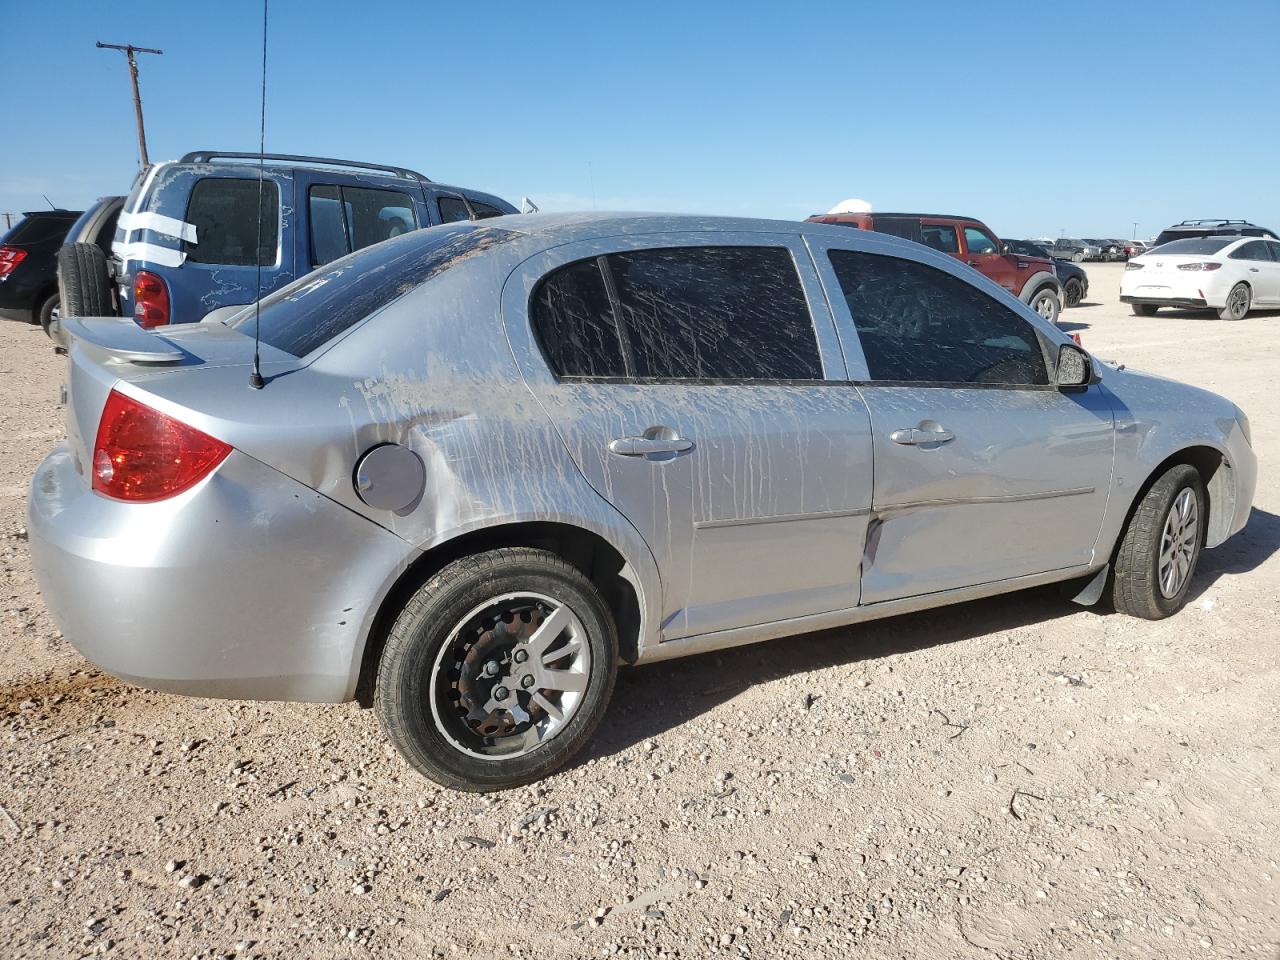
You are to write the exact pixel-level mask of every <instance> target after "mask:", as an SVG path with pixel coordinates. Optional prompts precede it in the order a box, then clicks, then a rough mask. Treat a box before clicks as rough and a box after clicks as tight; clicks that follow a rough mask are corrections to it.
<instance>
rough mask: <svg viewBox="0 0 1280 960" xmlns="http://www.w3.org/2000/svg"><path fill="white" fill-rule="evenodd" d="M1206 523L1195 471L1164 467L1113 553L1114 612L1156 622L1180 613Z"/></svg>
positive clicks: (1130, 519)
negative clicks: (1166, 468)
mask: <svg viewBox="0 0 1280 960" xmlns="http://www.w3.org/2000/svg"><path fill="white" fill-rule="evenodd" d="M1206 520H1207V516H1206V513H1205V493H1204V483H1203V482H1202V481H1201V479H1200V473H1199V471H1198V470H1196V468H1195V467H1192V466H1188V465H1187V464H1179V465H1177V466H1174V467H1170V468H1169V469H1168V470H1167V471H1165V473H1164V475H1163V476H1161V477H1160V478H1159V479H1158V480H1156V482H1155V483H1154V484H1152V486H1151V489H1150V490H1148V491H1147V493H1146V495H1145V496H1144V497H1143V498H1142V500H1141V502H1140V503H1139V504H1138V507H1137V509H1136V510H1135V511H1134V512H1133V516H1132V517H1130V518H1129V525H1128V526H1127V527H1126V528H1125V531H1124V537H1123V539H1121V541H1120V548H1119V550H1117V551H1116V559H1115V569H1114V572H1113V579H1112V584H1111V601H1112V605H1113V606H1114V607H1115V608H1116V610H1117V611H1119V612H1120V613H1127V614H1130V615H1132V616H1135V617H1142V618H1143V619H1145V620H1160V619H1162V618H1164V617H1167V616H1170V615H1172V614H1174V613H1177V612H1178V611H1179V610H1181V609H1182V605H1183V604H1184V603H1186V601H1187V590H1188V588H1189V587H1190V585H1191V577H1192V575H1193V574H1194V573H1195V570H1196V564H1197V562H1199V560H1200V551H1201V549H1202V548H1203V547H1204V536H1205V521H1206Z"/></svg>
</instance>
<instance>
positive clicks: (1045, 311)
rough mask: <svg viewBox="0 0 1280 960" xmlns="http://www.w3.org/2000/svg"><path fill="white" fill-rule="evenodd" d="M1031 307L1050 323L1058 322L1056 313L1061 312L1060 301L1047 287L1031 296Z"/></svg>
mask: <svg viewBox="0 0 1280 960" xmlns="http://www.w3.org/2000/svg"><path fill="white" fill-rule="evenodd" d="M1031 309H1032V310H1034V311H1035V312H1036V313H1038V314H1040V316H1042V317H1044V318H1045V319H1046V320H1048V321H1049V322H1050V323H1057V322H1058V314H1060V313H1061V312H1062V301H1060V300H1059V299H1058V295H1057V294H1056V293H1054V292H1053V291H1052V290H1050V289H1049V288H1047V287H1046V288H1045V289H1043V290H1041V291H1040V292H1039V293H1037V294H1036V295H1035V296H1034V297H1032V298H1031Z"/></svg>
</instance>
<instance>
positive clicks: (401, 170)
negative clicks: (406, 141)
mask: <svg viewBox="0 0 1280 960" xmlns="http://www.w3.org/2000/svg"><path fill="white" fill-rule="evenodd" d="M215 157H223V158H228V159H233V160H257V159H258V158H259V157H261V158H262V159H263V160H286V161H288V162H289V163H323V164H325V165H326V166H332V167H357V168H359V169H361V170H381V171H383V172H385V173H394V174H395V175H396V176H398V177H408V178H409V179H411V180H423V181H425V182H427V183H430V182H431V179H430V178H429V177H425V176H423V175H422V174H420V173H418V172H417V171H416V170H410V169H409V168H408V167H390V166H387V165H386V164H385V163H359V162H357V161H355V160H335V159H333V158H332V157H308V156H304V155H302V154H295V153H233V152H228V151H226V150H192V151H191V152H190V153H187V154H184V155H183V157H182V159H181V161H179V162H180V163H208V162H209V161H210V160H213V159H214V158H215Z"/></svg>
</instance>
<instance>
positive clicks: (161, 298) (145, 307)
mask: <svg viewBox="0 0 1280 960" xmlns="http://www.w3.org/2000/svg"><path fill="white" fill-rule="evenodd" d="M133 319H134V322H135V323H137V324H138V326H140V327H146V328H147V329H150V328H151V327H160V326H164V325H165V324H166V323H168V322H169V285H168V284H166V283H165V282H164V280H163V278H161V277H157V276H156V275H155V274H154V273H148V272H147V271H146V270H139V271H138V275H137V276H136V277H134V278H133Z"/></svg>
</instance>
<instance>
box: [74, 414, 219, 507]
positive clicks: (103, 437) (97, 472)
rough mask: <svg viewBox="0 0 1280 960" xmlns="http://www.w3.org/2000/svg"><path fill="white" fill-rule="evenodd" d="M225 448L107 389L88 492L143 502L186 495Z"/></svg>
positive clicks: (213, 464)
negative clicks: (91, 479) (183, 492)
mask: <svg viewBox="0 0 1280 960" xmlns="http://www.w3.org/2000/svg"><path fill="white" fill-rule="evenodd" d="M230 452H231V447H230V446H229V445H228V444H225V443H223V442H222V441H221V440H218V439H216V438H214V437H211V436H209V435H208V434H207V433H204V432H202V431H200V430H197V429H196V428H195V427H193V426H190V425H189V424H185V423H183V422H182V421H180V420H175V419H174V418H173V417H171V416H169V415H168V414H164V413H161V412H160V411H159V410H156V409H154V408H153V407H149V406H147V405H146V404H144V403H140V402H138V401H137V400H134V399H133V398H132V397H127V396H125V395H124V394H123V393H120V392H118V391H116V390H112V391H111V393H110V394H109V395H108V396H107V404H106V406H105V407H104V408H103V410H102V420H101V421H100V422H99V423H98V436H97V439H96V440H95V441H94V444H93V489H94V490H95V491H97V492H98V493H100V494H102V495H103V496H106V497H111V498H112V499H113V500H128V501H131V502H135V503H146V502H150V501H155V500H164V499H166V498H168V497H172V496H175V495H177V494H179V493H182V491H184V490H189V489H190V488H191V487H193V486H195V485H196V484H197V483H198V482H200V481H201V480H203V479H204V478H205V477H206V476H208V475H209V473H210V472H211V471H212V470H213V468H214V467H216V466H217V465H218V464H220V463H221V462H222V461H223V460H225V459H226V458H227V454H229V453H230Z"/></svg>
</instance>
